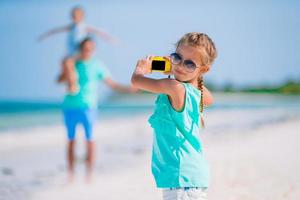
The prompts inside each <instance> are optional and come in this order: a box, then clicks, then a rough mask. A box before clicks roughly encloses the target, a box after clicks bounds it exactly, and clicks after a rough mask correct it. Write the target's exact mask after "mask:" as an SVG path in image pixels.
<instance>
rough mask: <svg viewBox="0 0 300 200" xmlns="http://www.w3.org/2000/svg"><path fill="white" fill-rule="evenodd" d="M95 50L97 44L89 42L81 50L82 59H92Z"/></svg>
mask: <svg viewBox="0 0 300 200" xmlns="http://www.w3.org/2000/svg"><path fill="white" fill-rule="evenodd" d="M94 50H95V44H94V42H92V41H87V42H85V43H84V45H83V46H82V48H81V49H80V54H81V58H82V59H84V60H86V59H89V58H91V57H92V55H93V53H94Z"/></svg>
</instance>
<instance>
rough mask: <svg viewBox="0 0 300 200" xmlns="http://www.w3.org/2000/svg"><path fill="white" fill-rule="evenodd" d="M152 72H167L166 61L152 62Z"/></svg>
mask: <svg viewBox="0 0 300 200" xmlns="http://www.w3.org/2000/svg"><path fill="white" fill-rule="evenodd" d="M152 70H160V71H164V70H165V61H160V60H153V61H152Z"/></svg>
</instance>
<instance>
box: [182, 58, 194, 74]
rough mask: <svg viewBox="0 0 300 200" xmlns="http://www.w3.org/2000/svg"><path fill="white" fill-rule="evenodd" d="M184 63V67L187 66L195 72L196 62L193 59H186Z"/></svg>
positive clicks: (187, 68) (189, 70) (188, 69)
mask: <svg viewBox="0 0 300 200" xmlns="http://www.w3.org/2000/svg"><path fill="white" fill-rule="evenodd" d="M183 65H184V67H185V68H186V70H187V71H188V72H193V71H195V69H196V65H195V63H194V62H193V61H191V60H186V61H184V63H183Z"/></svg>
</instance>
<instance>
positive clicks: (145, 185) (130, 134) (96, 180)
mask: <svg viewBox="0 0 300 200" xmlns="http://www.w3.org/2000/svg"><path fill="white" fill-rule="evenodd" d="M272 112H273V114H272V116H277V118H270V117H269V118H268V119H269V120H267V121H266V120H265V119H266V116H268V112H266V111H265V110H261V111H244V112H240V111H226V110H225V111H217V112H210V113H208V114H207V116H206V121H207V129H206V130H205V132H204V134H202V140H203V144H204V149H205V154H206V157H207V160H208V161H209V163H210V166H211V186H210V188H209V190H208V199H218V200H219V199H222V200H248V199H249V200H250V199H251V200H277V199H278V200H282V199H290V200H298V199H300V190H299V188H300V172H299V169H300V159H299V158H300V157H299V156H298V155H297V154H298V152H300V145H299V141H300V135H299V133H300V132H299V130H300V118H299V117H298V116H294V115H292V116H291V115H290V114H287V113H286V112H282V111H280V110H279V111H272ZM223 116H226V119H225V117H224V119H222V117H223ZM253 116H260V117H253ZM241 117H242V118H243V120H244V121H246V122H248V121H251V120H250V119H252V121H251V123H254V122H253V121H255V120H258V121H255V126H254V125H251V123H246V124H244V125H243V126H238V125H239V124H242V123H244V122H243V120H242V121H241ZM247 117H248V118H247ZM147 118H148V114H143V115H132V116H130V117H119V118H117V119H115V120H109V119H107V120H101V121H99V122H97V124H96V127H95V141H96V144H97V151H96V152H97V154H96V157H97V158H96V164H95V171H94V177H93V179H92V181H91V182H89V183H87V182H86V180H85V168H84V162H83V160H84V150H85V149H84V148H85V146H84V137H83V134H81V133H79V134H78V144H77V152H76V153H77V167H76V176H75V180H74V182H73V183H70V182H68V181H67V176H66V163H65V144H66V136H65V130H64V127H63V126H62V125H55V126H41V127H35V128H26V129H16V130H10V131H6V132H5V133H1V134H0V170H1V171H0V199H1V200H2V199H8V200H11V199H18V200H22V199H30V200H41V199H43V200H50V199H51V200H52V199H56V200H59V199H64V200H65V199H70V200H71V199H72V200H73V199H74V200H76V199H91V200H93V199H95V200H96V199H107V200H109V199H111V200H116V199H123V200H126V199H128V200H135V199H139V200H140V199H143V200H148V199H149V200H150V199H151V200H155V199H157V200H159V199H161V191H160V190H159V189H157V188H156V187H155V183H154V180H153V177H152V175H151V169H150V162H151V144H152V130H151V128H150V127H149V126H148V124H147ZM253 118H255V120H253ZM210 122H211V123H210ZM212 122H213V123H212ZM221 122H222V123H221ZM233 123H236V124H237V126H229V125H228V124H233ZM79 132H82V129H81V128H80V129H79Z"/></svg>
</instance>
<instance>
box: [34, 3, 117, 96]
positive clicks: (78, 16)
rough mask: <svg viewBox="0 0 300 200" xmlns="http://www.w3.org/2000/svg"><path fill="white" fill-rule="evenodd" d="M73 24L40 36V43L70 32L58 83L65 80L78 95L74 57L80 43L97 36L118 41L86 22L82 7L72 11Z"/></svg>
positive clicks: (69, 88)
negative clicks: (56, 35)
mask: <svg viewBox="0 0 300 200" xmlns="http://www.w3.org/2000/svg"><path fill="white" fill-rule="evenodd" d="M71 18H72V22H71V24H68V25H66V26H62V27H59V28H54V29H52V30H50V31H48V32H46V33H44V34H42V35H41V36H39V38H38V41H42V40H44V39H46V38H48V37H50V36H53V35H55V34H58V33H63V32H68V39H67V50H68V52H67V56H66V57H65V58H64V60H63V62H62V69H61V74H60V75H59V77H58V81H62V80H65V81H66V82H67V83H68V88H67V89H68V91H69V92H70V93H76V92H77V90H78V88H77V87H76V80H77V77H76V74H75V71H74V59H76V58H73V57H74V56H76V54H77V53H78V47H79V44H80V42H81V41H82V40H83V39H84V38H86V37H88V36H89V37H92V36H93V35H96V36H98V37H100V38H101V39H103V40H105V41H107V42H111V43H116V41H117V40H116V39H114V38H113V37H112V36H110V35H109V34H108V33H106V32H104V31H102V30H100V29H99V28H96V27H94V26H91V25H88V24H86V23H85V21H84V11H83V8H81V7H80V6H76V7H74V8H73V9H72V10H71Z"/></svg>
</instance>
